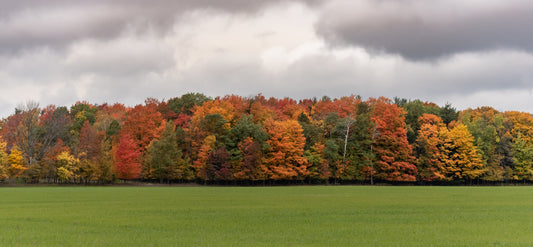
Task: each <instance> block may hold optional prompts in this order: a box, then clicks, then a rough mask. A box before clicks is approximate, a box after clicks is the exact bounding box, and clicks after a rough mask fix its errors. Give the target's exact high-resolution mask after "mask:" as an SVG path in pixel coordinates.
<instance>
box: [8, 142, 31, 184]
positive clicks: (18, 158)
mask: <svg viewBox="0 0 533 247" xmlns="http://www.w3.org/2000/svg"><path fill="white" fill-rule="evenodd" d="M7 159H8V163H9V177H11V178H13V179H16V178H19V177H21V176H22V174H23V173H24V171H26V169H28V168H26V167H24V157H22V151H20V149H19V148H18V147H17V146H14V147H13V148H12V149H11V153H10V154H9V155H8V156H7Z"/></svg>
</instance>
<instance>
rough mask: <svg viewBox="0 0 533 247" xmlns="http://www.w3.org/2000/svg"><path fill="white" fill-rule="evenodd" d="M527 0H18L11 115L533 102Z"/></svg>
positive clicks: (1, 77)
mask: <svg viewBox="0 0 533 247" xmlns="http://www.w3.org/2000/svg"><path fill="white" fill-rule="evenodd" d="M531 12H533V4H531V3H529V2H528V1H525V0H524V1H522V0H511V1H498V0H490V1H467V2H466V3H465V1H458V0H457V1H456V0H451V1H443V2H437V3H435V2H432V3H430V2H428V1H415V0H397V1H393V0H380V1H371V0H361V1H345V0H330V1H312V0H309V1H282V0H279V1H266V0H265V1H246V0H231V1H214V0H213V1H208V0H202V1H193V0H190V1H189V0H183V1H169V0H157V1H141V0H139V1H127V2H125V1H103V0H96V1H88V0H82V1H61V0H52V1H42V0H30V1H10V2H8V3H6V4H5V6H4V5H3V6H2V8H1V9H0V26H1V27H2V30H3V31H2V32H0V85H1V86H2V92H3V95H4V96H3V97H2V98H1V99H0V103H1V104H0V105H1V106H0V115H1V116H3V117H4V116H7V115H8V114H10V113H12V112H13V110H14V107H15V106H16V105H17V104H19V103H21V102H23V101H26V100H36V101H38V102H40V103H41V104H42V105H47V104H56V105H67V106H68V105H71V104H73V103H75V102H76V101H78V100H88V101H91V102H95V103H103V102H109V103H114V102H123V103H126V104H128V105H134V104H138V103H141V102H143V100H144V99H145V98H147V97H155V98H159V99H162V98H166V99H168V98H171V97H175V96H179V95H181V94H183V93H186V92H202V93H205V94H208V95H211V96H217V95H225V94H239V95H243V96H249V95H256V94H258V93H263V94H264V95H266V96H275V97H294V98H310V97H314V96H317V97H321V96H323V95H329V96H331V97H339V96H343V95H348V94H352V93H354V94H361V95H362V96H363V97H377V96H387V97H395V96H399V97H405V98H420V99H423V100H429V101H435V102H436V103H439V104H444V103H446V102H451V103H452V104H454V105H455V106H457V107H458V108H461V109H462V108H466V107H477V106H482V105H491V106H495V107H497V108H498V109H500V110H524V111H530V112H533V102H532V103H529V101H530V100H529V99H530V98H531V96H532V89H533V71H532V70H531V68H532V67H533V53H532V51H531V50H532V49H533V45H532V44H533V35H532V34H530V33H531V32H529V31H528V27H527V26H528V23H531V21H533V20H532V19H531V18H533V13H531Z"/></svg>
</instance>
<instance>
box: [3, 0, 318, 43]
mask: <svg viewBox="0 0 533 247" xmlns="http://www.w3.org/2000/svg"><path fill="white" fill-rule="evenodd" d="M315 1H316V0H307V1H305V2H308V3H312V2H315ZM280 2H288V1H286V0H256V1H249V0H224V1H220V0H180V1H174V0H150V1H145V0H129V1H119V0H115V1H108V0H77V1H65V0H48V1H44V0H28V1H2V3H1V4H2V6H1V8H0V27H1V28H2V31H1V32H0V52H1V53H5V54H13V53H16V52H19V51H21V50H24V49H32V48H35V47H49V48H61V47H63V46H65V45H68V44H70V43H72V42H75V41H78V40H81V39H110V38H115V37H117V36H119V35H120V34H121V33H122V32H123V31H124V30H125V29H131V30H133V31H139V32H145V31H146V30H150V31H154V32H160V33H164V32H165V31H167V30H168V28H170V27H171V26H172V25H173V24H174V23H175V22H176V21H179V18H180V16H181V15H182V14H183V13H185V12H187V11H195V10H204V11H222V12H228V13H240V14H247V13H255V12H257V11H260V10H262V9H263V8H264V7H265V6H267V5H273V4H277V3H280Z"/></svg>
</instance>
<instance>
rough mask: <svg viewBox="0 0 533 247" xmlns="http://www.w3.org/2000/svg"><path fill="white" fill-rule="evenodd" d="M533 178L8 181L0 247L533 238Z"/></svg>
mask: <svg viewBox="0 0 533 247" xmlns="http://www.w3.org/2000/svg"><path fill="white" fill-rule="evenodd" d="M532 243H533V187H366V186H312V187H311V186H309V187H253V188H251V187H246V188H234V187H22V188H0V246H531V245H532Z"/></svg>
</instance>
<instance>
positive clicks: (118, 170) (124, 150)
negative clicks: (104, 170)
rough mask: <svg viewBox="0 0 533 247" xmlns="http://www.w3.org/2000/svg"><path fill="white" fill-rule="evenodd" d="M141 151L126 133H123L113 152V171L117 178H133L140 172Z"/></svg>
mask: <svg viewBox="0 0 533 247" xmlns="http://www.w3.org/2000/svg"><path fill="white" fill-rule="evenodd" d="M140 157H141V151H140V150H139V146H137V145H136V144H135V142H134V141H133V139H132V138H131V137H130V136H129V135H128V134H123V135H122V136H121V138H120V141H119V143H118V146H117V151H116V153H115V159H116V162H115V167H114V172H115V175H116V177H117V178H119V179H135V178H138V177H139V175H140V174H141V162H140Z"/></svg>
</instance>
